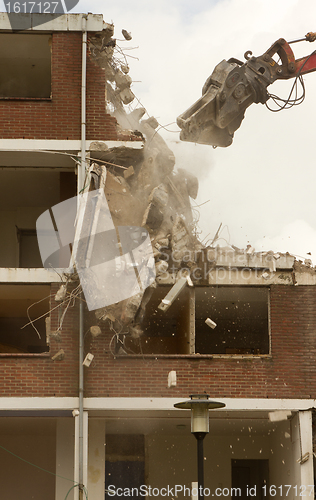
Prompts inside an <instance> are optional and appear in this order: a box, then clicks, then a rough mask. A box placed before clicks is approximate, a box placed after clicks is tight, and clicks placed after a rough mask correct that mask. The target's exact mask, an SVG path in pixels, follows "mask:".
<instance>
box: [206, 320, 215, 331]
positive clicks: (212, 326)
mask: <svg viewBox="0 0 316 500" xmlns="http://www.w3.org/2000/svg"><path fill="white" fill-rule="evenodd" d="M205 323H206V324H207V326H209V327H210V328H213V329H214V328H216V326H217V325H216V323H215V322H214V321H212V320H211V319H210V318H207V319H206V320H205Z"/></svg>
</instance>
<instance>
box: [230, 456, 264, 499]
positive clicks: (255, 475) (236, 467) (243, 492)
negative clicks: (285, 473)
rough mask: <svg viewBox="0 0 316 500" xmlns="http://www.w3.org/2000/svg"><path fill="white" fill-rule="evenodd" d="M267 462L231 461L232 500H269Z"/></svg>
mask: <svg viewBox="0 0 316 500" xmlns="http://www.w3.org/2000/svg"><path fill="white" fill-rule="evenodd" d="M268 492H269V460H256V459H254V460H232V498H239V500H249V498H257V499H259V500H263V499H266V498H270V497H269V495H268Z"/></svg>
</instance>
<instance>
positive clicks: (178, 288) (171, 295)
mask: <svg viewBox="0 0 316 500" xmlns="http://www.w3.org/2000/svg"><path fill="white" fill-rule="evenodd" d="M187 283H188V282H187V279H186V278H180V279H179V281H177V282H176V283H175V284H174V285H173V287H172V288H171V290H169V292H168V293H167V295H166V296H165V298H164V299H162V301H161V303H160V304H159V306H158V309H161V310H162V311H164V312H165V311H167V310H168V309H169V307H170V306H171V304H172V303H173V302H174V301H175V300H176V298H177V297H178V295H179V294H180V293H181V292H182V290H183V288H184V287H185V286H186V285H187Z"/></svg>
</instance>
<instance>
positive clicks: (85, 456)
mask: <svg viewBox="0 0 316 500" xmlns="http://www.w3.org/2000/svg"><path fill="white" fill-rule="evenodd" d="M74 484H79V415H76V417H75V467H74ZM83 484H84V487H85V488H86V489H87V485H88V412H87V411H84V412H83ZM102 498H103V497H102ZM67 500H68V498H67ZM74 500H79V488H78V487H76V488H74ZM89 500H90V498H89Z"/></svg>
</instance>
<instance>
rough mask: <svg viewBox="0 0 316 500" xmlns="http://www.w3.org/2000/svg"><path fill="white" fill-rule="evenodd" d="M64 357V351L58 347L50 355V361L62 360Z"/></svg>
mask: <svg viewBox="0 0 316 500" xmlns="http://www.w3.org/2000/svg"><path fill="white" fill-rule="evenodd" d="M64 358H65V351H64V350H63V349H60V350H59V351H58V352H57V353H56V354H54V356H52V361H62V360H63V359H64Z"/></svg>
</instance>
